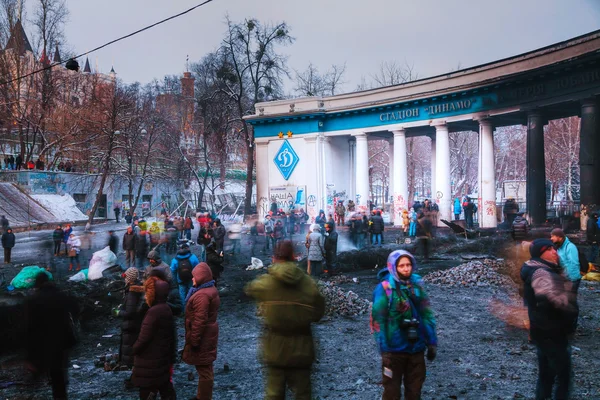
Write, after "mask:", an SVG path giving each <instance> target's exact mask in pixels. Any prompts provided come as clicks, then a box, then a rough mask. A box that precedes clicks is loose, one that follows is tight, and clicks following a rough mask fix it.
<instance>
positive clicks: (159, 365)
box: [131, 277, 177, 400]
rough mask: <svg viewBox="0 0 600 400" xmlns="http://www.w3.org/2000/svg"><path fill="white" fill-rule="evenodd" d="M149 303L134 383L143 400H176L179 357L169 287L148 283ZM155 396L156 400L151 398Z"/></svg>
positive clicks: (137, 348)
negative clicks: (174, 377) (150, 399)
mask: <svg viewBox="0 0 600 400" xmlns="http://www.w3.org/2000/svg"><path fill="white" fill-rule="evenodd" d="M144 290H145V296H146V303H147V304H148V306H149V307H150V308H149V309H148V311H147V312H146V315H145V316H144V319H143V321H142V326H141V328H140V333H139V335H138V338H137V340H136V342H135V343H134V345H133V355H134V359H133V374H132V376H131V382H132V383H133V385H134V386H136V387H139V390H140V399H149V398H156V394H157V393H160V398H161V399H163V400H175V398H176V394H175V389H174V388H173V383H172V380H171V379H172V375H173V365H174V363H175V357H176V354H177V337H176V328H175V321H174V319H173V313H172V312H171V309H170V308H169V306H168V305H167V297H168V296H169V284H168V283H167V282H165V281H162V280H160V279H158V278H157V277H150V278H148V279H147V280H146V282H144ZM151 396H152V397H151Z"/></svg>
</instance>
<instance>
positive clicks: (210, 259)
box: [206, 241, 223, 286]
mask: <svg viewBox="0 0 600 400" xmlns="http://www.w3.org/2000/svg"><path fill="white" fill-rule="evenodd" d="M206 263H207V264H208V266H209V267H210V271H211V273H212V276H213V279H214V280H215V286H216V283H217V281H218V280H219V278H220V277H221V272H223V257H222V256H221V254H219V253H217V249H216V246H215V243H214V241H213V242H212V243H210V244H209V245H208V246H207V247H206Z"/></svg>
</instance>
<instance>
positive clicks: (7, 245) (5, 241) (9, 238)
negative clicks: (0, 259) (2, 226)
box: [1, 227, 16, 264]
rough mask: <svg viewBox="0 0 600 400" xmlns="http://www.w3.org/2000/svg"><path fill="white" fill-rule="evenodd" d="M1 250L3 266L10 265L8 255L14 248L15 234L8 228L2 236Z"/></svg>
mask: <svg viewBox="0 0 600 400" xmlns="http://www.w3.org/2000/svg"><path fill="white" fill-rule="evenodd" d="M1 241H2V248H3V249H4V264H10V255H11V253H12V248H13V247H15V242H16V238H15V234H14V233H13V231H12V229H11V228H10V227H9V228H7V229H6V231H5V232H4V233H3V234H2V240H1Z"/></svg>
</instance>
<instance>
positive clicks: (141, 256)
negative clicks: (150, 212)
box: [135, 230, 150, 271]
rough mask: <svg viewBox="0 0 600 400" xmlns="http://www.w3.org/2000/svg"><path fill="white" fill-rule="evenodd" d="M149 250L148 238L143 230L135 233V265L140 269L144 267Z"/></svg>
mask: <svg viewBox="0 0 600 400" xmlns="http://www.w3.org/2000/svg"><path fill="white" fill-rule="evenodd" d="M149 250H150V240H149V238H148V234H147V233H146V231H145V230H142V231H140V233H138V234H137V235H135V266H136V267H137V269H139V270H140V271H141V270H143V269H144V263H145V262H146V259H147V257H148V251H149Z"/></svg>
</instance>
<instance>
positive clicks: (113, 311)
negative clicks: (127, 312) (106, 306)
mask: <svg viewBox="0 0 600 400" xmlns="http://www.w3.org/2000/svg"><path fill="white" fill-rule="evenodd" d="M120 312H121V310H119V309H118V308H113V309H112V314H113V315H114V316H115V317H118V316H119V313H120Z"/></svg>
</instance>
